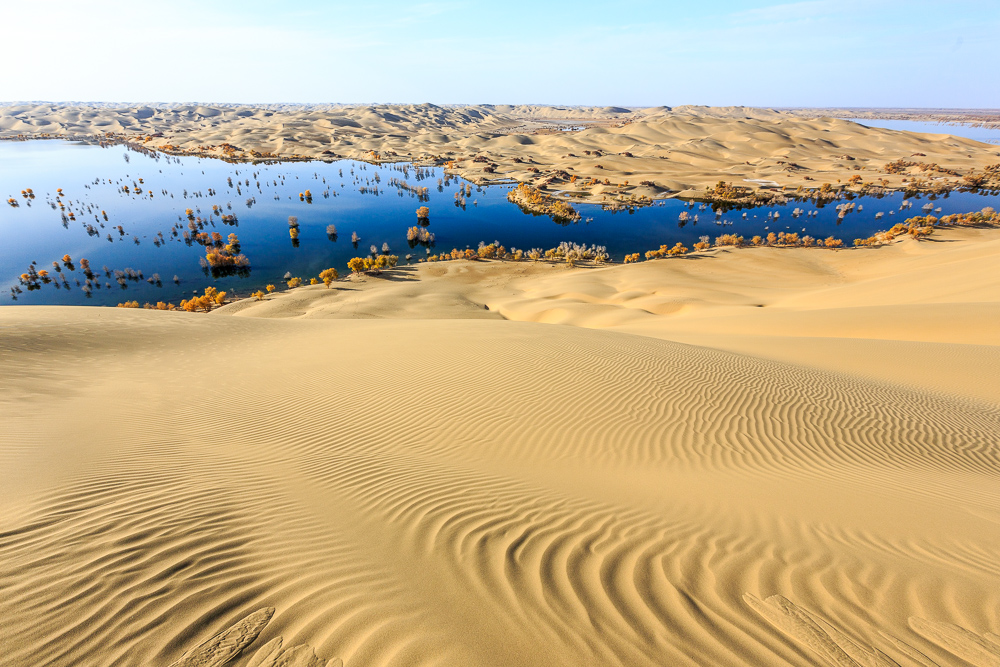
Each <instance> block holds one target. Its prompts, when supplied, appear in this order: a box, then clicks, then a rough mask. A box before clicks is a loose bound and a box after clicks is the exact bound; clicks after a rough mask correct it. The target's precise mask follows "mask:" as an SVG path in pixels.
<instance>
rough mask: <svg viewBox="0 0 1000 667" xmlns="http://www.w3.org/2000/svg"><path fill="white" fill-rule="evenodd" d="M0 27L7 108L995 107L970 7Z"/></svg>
mask: <svg viewBox="0 0 1000 667" xmlns="http://www.w3.org/2000/svg"><path fill="white" fill-rule="evenodd" d="M39 17H44V18H41V19H40V18H39ZM6 18H7V19H8V25H11V26H17V29H16V30H14V31H11V32H10V33H9V34H8V35H6V36H5V39H4V41H3V42H2V43H0V57H2V58H4V60H6V61H7V62H20V63H24V62H27V63H29V64H28V65H26V66H23V67H19V68H18V67H8V68H5V70H4V71H3V72H2V73H0V91H2V93H0V94H2V95H3V97H4V98H6V99H8V100H17V101H45V102H57V101H58V102H64V101H69V100H77V101H92V102H93V101H107V103H125V102H127V101H133V100H145V101H147V102H146V103H154V102H150V100H159V101H160V102H157V103H178V104H183V103H185V102H163V100H202V101H201V102H190V103H202V104H334V103H338V104H376V103H384V104H389V103H393V104H408V103H421V102H425V101H427V100H435V101H436V102H435V103H437V104H441V105H445V104H448V105H466V104H556V105H561V106H598V107H602V106H612V105H615V106H624V107H650V106H662V105H665V106H680V105H682V104H685V103H687V104H698V105H707V106H754V107H762V106H763V107H775V108H789V107H793V108H794V107H798V108H802V107H851V108H935V109H938V108H948V109H989V108H997V107H1000V93H998V90H1000V86H998V84H1000V74H998V73H997V71H996V68H991V67H987V66H986V65H987V64H988V63H990V62H993V61H994V60H995V56H994V54H993V52H992V44H993V40H994V38H993V35H994V34H995V33H996V30H997V28H1000V6H997V4H996V3H992V2H985V1H980V0H966V1H964V2H954V3H948V4H947V5H943V4H941V3H934V2H928V1H917V2H903V1H902V0H881V1H879V0H872V1H868V2H861V1H860V0H846V1H834V0H810V1H805V2H792V3H778V2H773V1H761V0H758V1H755V2H735V1H733V0H715V1H708V2H702V3H697V5H694V6H692V5H690V4H688V3H670V2H667V3H662V2H652V1H649V0H638V1H637V2H634V3H631V4H630V5H629V6H628V7H627V8H624V9H622V10H618V9H615V10H613V11H612V10H610V9H609V7H608V6H607V5H604V4H598V3H595V2H578V3H572V4H570V3H544V4H542V3H527V2H523V1H521V0H515V1H514V2H510V3H506V4H504V5H503V6H495V5H489V6H482V5H480V4H477V3H472V2H467V1H464V0H441V1H436V2H424V3H419V4H407V3H402V2H398V1H397V0H392V1H387V2H383V3H381V4H380V5H379V6H378V7H377V10H376V11H373V10H371V9H370V8H369V7H360V6H358V5H357V4H347V3H341V2H332V3H329V2H317V1H315V0H310V1H305V2H301V3H298V4H297V5H296V6H295V7H294V8H292V9H284V10H282V11H280V12H276V11H275V10H274V8H273V6H272V5H270V4H266V3H264V2H261V1H260V0H252V1H251V2H247V3H243V4H241V6H240V11H239V12H238V13H234V12H232V11H230V10H229V9H228V7H226V6H224V5H222V4H221V3H218V2H200V3H195V2H193V1H192V0H173V1H171V2H165V3H157V4H156V5H155V6H150V5H136V4H133V3H126V2H122V1H121V0H96V1H95V2H91V3H86V5H83V4H80V3H73V2H69V1H68V0H48V1H43V2H39V3H34V4H32V5H30V6H29V5H16V6H12V7H10V8H8V9H7V11H6ZM330 100H342V101H341V102H331V101H330ZM343 100H347V101H343ZM351 100H386V101H385V102H364V101H359V102H353V101H351ZM439 100H448V102H441V101H439ZM539 100H556V101H555V102H545V101H539Z"/></svg>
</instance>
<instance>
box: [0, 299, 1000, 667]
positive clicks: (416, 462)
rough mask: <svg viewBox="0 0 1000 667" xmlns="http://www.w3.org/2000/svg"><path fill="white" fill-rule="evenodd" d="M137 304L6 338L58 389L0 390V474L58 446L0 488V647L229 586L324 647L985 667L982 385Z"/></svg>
mask: <svg viewBox="0 0 1000 667" xmlns="http://www.w3.org/2000/svg"><path fill="white" fill-rule="evenodd" d="M153 315H155V314H153ZM151 316H152V315H151V314H148V313H125V314H119V313H114V314H112V316H111V318H110V322H111V323H112V324H113V323H114V322H118V321H119V320H120V322H122V323H125V322H128V321H129V319H128V318H133V317H134V318H149V317H151ZM8 317H11V316H8ZM182 319H183V320H184V322H185V324H184V326H174V325H173V324H172V323H173V322H175V321H178V322H179V321H181V320H182ZM143 321H145V320H143ZM161 321H162V322H163V323H164V324H163V325H162V327H161V328H159V329H157V328H156V327H146V328H140V329H137V330H136V331H135V332H134V333H133V334H131V335H130V337H129V340H130V346H129V352H127V353H126V354H124V355H123V356H120V357H114V358H112V357H109V356H108V354H107V352H108V350H109V349H112V348H114V347H115V346H119V345H121V344H122V341H121V340H119V338H117V337H116V336H117V334H115V333H114V327H113V326H111V325H109V320H108V319H107V318H105V320H103V321H98V320H96V319H94V318H90V317H89V316H88V317H87V318H83V319H82V320H81V322H82V324H80V325H79V326H80V327H81V330H80V331H73V330H66V331H64V332H63V334H64V335H63V336H61V337H59V338H58V340H57V341H56V343H58V345H56V343H53V346H52V347H48V348H44V349H34V350H27V351H25V350H24V349H23V348H22V349H21V353H22V354H26V355H29V357H28V358H26V359H25V360H24V361H23V362H22V368H23V370H21V371H19V373H28V372H32V371H33V369H36V368H41V369H42V370H45V371H47V372H50V373H51V374H52V375H53V376H58V377H60V378H62V381H64V382H66V383H67V384H68V386H70V387H72V388H73V393H72V395H69V396H67V397H66V398H60V397H59V396H56V397H54V398H47V399H46V400H45V401H39V402H37V403H35V404H33V405H34V408H35V410H36V412H37V413H38V414H41V415H42V416H43V417H44V418H43V419H41V420H39V419H38V414H36V415H35V417H34V418H33V420H32V421H31V422H30V424H29V423H28V422H27V421H24V422H22V421H20V419H21V418H20V417H18V416H16V414H15V413H14V412H12V410H13V407H12V406H14V405H16V404H17V403H18V400H20V399H18V397H17V396H15V390H14V389H12V388H17V387H20V386H23V384H24V382H25V377H23V376H21V375H16V374H15V375H16V376H14V377H10V378H5V379H4V382H3V383H2V384H0V392H2V393H0V405H2V406H3V408H4V410H5V411H6V414H7V415H9V417H10V421H11V423H12V426H11V427H10V428H9V429H5V432H4V433H0V455H2V456H3V457H4V461H5V463H9V464H10V466H8V471H7V473H5V474H7V475H10V476H16V475H18V474H19V471H29V470H33V468H32V467H31V466H32V465H35V464H30V465H29V463H26V462H25V460H26V459H28V458H30V457H29V456H27V455H26V454H25V452H26V451H36V450H37V448H44V449H45V451H46V452H47V456H49V457H52V458H53V459H58V458H59V457H66V456H71V455H72V452H73V451H74V450H76V449H79V448H82V449H83V450H84V451H85V452H86V455H85V456H80V457H79V458H78V460H76V461H75V463H74V464H73V465H72V466H70V467H69V469H63V468H61V467H59V466H54V467H53V470H52V471H48V472H46V473H45V474H39V476H38V481H37V484H36V485H35V488H34V490H33V491H32V492H30V493H24V494H23V495H19V496H18V497H17V498H11V497H4V498H3V501H4V503H5V505H4V506H5V507H9V508H10V512H9V513H8V514H5V517H6V516H9V517H11V518H10V519H7V518H5V519H4V520H3V522H2V524H0V590H2V591H3V595H2V596H0V613H2V614H3V617H4V618H5V619H6V620H5V623H4V625H3V626H2V629H0V643H2V644H3V645H4V647H5V649H6V651H5V654H4V656H3V657H2V658H0V664H4V665H12V666H13V665H29V664H51V665H79V664H88V665H116V666H119V665H120V666H126V665H155V664H163V665H168V664H170V663H171V662H173V661H176V660H178V659H180V658H181V656H182V655H183V654H184V653H185V651H187V650H189V649H191V648H192V647H194V646H196V645H197V644H199V642H201V641H203V640H204V639H205V638H206V637H208V636H210V635H211V634H212V633H213V632H217V631H218V630H220V629H223V628H224V627H228V626H230V625H233V624H235V623H237V622H238V621H240V619H242V618H244V617H246V616H247V615H248V614H250V613H251V612H253V611H255V610H257V609H261V608H263V607H273V608H274V609H275V612H274V616H273V618H272V619H271V620H270V623H269V624H267V627H266V628H265V629H264V630H263V632H262V634H261V636H260V639H259V640H258V643H259V644H261V645H262V644H263V643H265V642H270V641H275V642H276V641H277V637H279V636H281V637H283V638H284V639H285V640H287V642H286V645H287V646H293V645H295V644H308V645H309V646H310V647H312V649H315V652H316V655H318V656H320V658H322V659H323V660H328V659H333V658H334V657H341V658H343V659H344V661H345V664H347V665H348V667H351V666H354V665H358V666H361V665H366V666H367V665H451V664H470V665H471V664H482V665H496V664H539V665H542V664H544V665H558V664H565V665H571V664H633V665H663V664H675V665H763V664H773V665H785V664H794V665H813V664H817V663H818V662H822V661H824V660H825V661H827V662H828V663H830V664H845V665H850V664H879V665H882V664H885V665H892V664H898V665H903V666H905V665H911V664H913V665H919V664H940V665H947V664H961V663H959V662H957V661H958V659H959V658H961V659H963V660H966V661H967V662H969V663H971V664H982V665H989V664H993V663H990V662H989V660H990V659H992V658H990V657H989V656H990V655H992V654H990V651H992V650H993V648H991V647H992V646H993V644H991V643H990V642H991V641H993V640H992V639H991V637H992V636H993V635H990V634H989V633H990V632H994V633H995V632H996V631H997V628H998V621H1000V619H998V617H997V614H998V610H1000V593H998V592H997V589H996V586H995V582H996V580H997V576H998V575H1000V571H998V568H997V566H996V564H995V563H996V559H995V557H993V556H994V554H995V553H996V552H997V548H998V547H1000V538H998V537H997V530H996V526H997V524H996V521H995V520H991V519H990V518H989V517H990V516H992V515H991V514H990V512H991V508H993V507H995V506H996V504H997V502H998V501H1000V497H998V496H1000V492H998V491H997V489H998V488H1000V487H998V484H997V481H998V479H997V478H998V471H1000V465H998V463H1000V461H998V451H997V433H1000V410H998V409H997V408H996V407H995V406H990V405H986V404H982V403H972V402H963V401H962V400H960V399H955V398H949V397H945V396H942V395H931V394H926V393H921V392H917V391H915V390H909V389H906V388H902V387H899V386H890V385H886V384H879V383H877V382H873V381H869V380H861V379H858V378H855V377H850V376H845V375H838V374H835V373H825V372H822V371H817V370H811V369H805V368H802V367H797V366H791V365H786V364H780V363H777V362H772V361H766V360H763V359H757V358H752V357H747V356H741V355H737V354H730V353H724V352H719V351H715V350H709V349H705V348H699V347H693V346H686V345H679V344H675V343H669V342H662V341H656V340H652V339H647V338H642V337H637V336H630V335H625V334H616V333H608V332H599V331H586V330H581V329H573V328H568V327H553V326H544V325H536V324H528V323H503V322H500V323H498V322H473V321H455V322H435V321H430V322H421V321H411V322H386V321H381V322H346V323H345V322H333V321H330V322H293V323H288V322H272V321H259V322H254V323H253V325H252V326H250V325H247V324H246V323H243V322H240V321H238V320H235V319H228V318H226V319H217V318H202V319H201V320H199V321H197V322H196V324H195V325H193V326H192V325H191V324H190V322H191V319H190V318H187V319H184V318H161ZM290 325H292V326H290ZM25 327H26V328H25V329H23V332H24V334H23V335H26V336H30V335H31V331H30V327H27V325H25ZM18 335H21V334H18ZM77 340H80V341H86V349H84V347H82V346H83V345H84V344H83V343H80V344H79V345H78V344H77V343H76V341H77ZM95 341H102V342H100V343H97V344H95ZM95 347H96V349H95ZM196 349H198V350H204V351H205V357H206V358H201V355H200V354H183V353H181V352H180V351H183V350H188V351H191V350H196ZM30 355H34V356H30ZM151 359H152V360H154V361H151ZM112 386H114V387H117V388H118V390H119V391H120V390H123V388H128V387H139V386H141V387H142V388H143V391H145V392H147V393H146V394H144V395H145V396H146V398H147V399H148V400H144V401H141V402H127V401H121V402H118V403H115V402H114V401H109V399H108V396H109V391H110V389H109V387H112ZM29 426H30V428H29ZM72 432H76V433H80V434H83V435H82V436H76V437H74V436H73V435H72ZM96 433H100V434H101V435H100V438H99V439H98V438H97V436H95V435H94V434H96ZM22 487H23V485H22ZM959 519H960V520H959ZM774 596H779V597H774ZM912 619H918V620H916V621H914V620H912ZM920 619H923V620H920ZM963 633H965V634H963ZM968 633H971V635H974V636H975V638H978V639H974V638H972V636H971V635H969V634H968ZM887 637H888V638H887ZM269 646H272V647H276V646H277V643H275V644H273V645H269ZM857 647H862V649H863V650H862V649H859V648H857ZM873 647H877V651H878V652H879V653H876V652H875V649H874V648H873ZM984 647H985V648H984ZM312 649H310V650H312ZM256 650H257V648H256V645H255V646H254V647H251V649H249V650H248V651H246V652H245V654H244V657H243V658H242V662H237V663H236V664H241V665H242V664H245V662H246V661H247V660H249V656H250V655H253V653H254V651H256ZM275 650H279V649H275ZM296 650H298V649H296ZM303 651H305V649H303ZM865 651H867V653H865ZM908 651H910V652H911V653H912V652H916V653H919V654H920V655H923V656H925V657H926V658H927V660H929V661H931V662H926V663H921V662H920V660H919V659H914V658H912V657H911V655H910V653H908ZM977 651H978V653H977ZM275 655H276V654H275ZM289 655H291V654H289ZM303 655H305V652H303ZM843 656H847V660H853V661H855V662H853V663H852V662H845V661H844V657H843ZM969 656H974V657H972V658H970V657H969ZM975 656H980V657H975ZM981 656H986V657H985V658H982V657H981ZM303 659H305V658H303ZM879 660H882V662H879ZM885 660H889V661H890V662H885ZM977 660H979V662H976V661H977ZM303 664H307V663H303Z"/></svg>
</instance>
